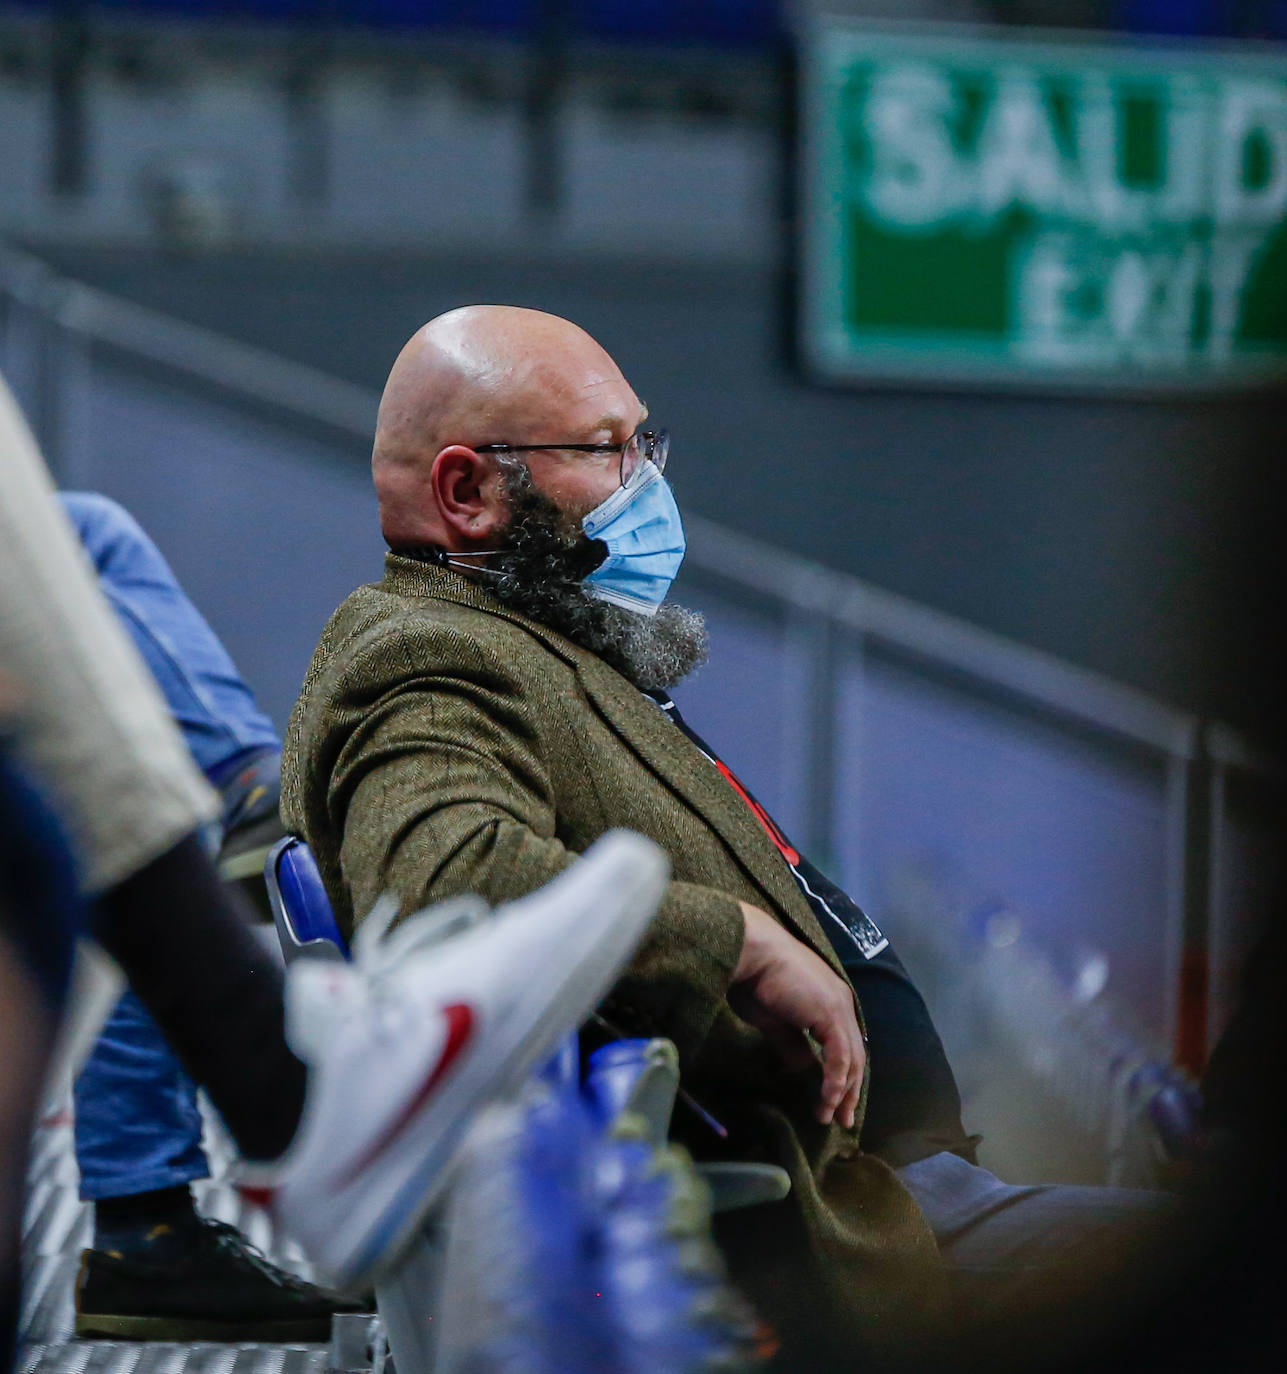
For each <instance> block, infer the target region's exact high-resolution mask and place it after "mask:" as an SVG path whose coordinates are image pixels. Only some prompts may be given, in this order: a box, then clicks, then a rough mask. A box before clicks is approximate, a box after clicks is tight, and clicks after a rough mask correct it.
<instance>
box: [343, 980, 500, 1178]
mask: <svg viewBox="0 0 1287 1374" xmlns="http://www.w3.org/2000/svg"><path fill="white" fill-rule="evenodd" d="M442 1014H443V1016H444V1017H445V1018H446V1020H447V1038H446V1039H445V1040H444V1041H443V1046H442V1052H441V1054H439V1056H438V1062H437V1063H436V1064H435V1065H434V1066H433V1068H432V1069H430V1070H429V1072H428V1074H427V1075H426V1076H425V1080H424V1082H423V1083H421V1085H420V1087H419V1088H418V1089H417V1090H416V1092H415V1094H414V1095H413V1096H412V1097H411V1098H409V1099H408V1101H407V1102H406V1104H405V1106H404V1107H403V1108H402V1110H401V1111H400V1112H399V1113H398V1114H397V1116H396V1117H394V1119H393V1120H392V1121H391V1122H390V1123H389V1125H388V1126H386V1127H385V1129H384V1131H383V1133H382V1134H381V1135H380V1136H378V1137H377V1138H376V1140H375V1143H374V1144H373V1145H371V1147H370V1148H369V1149H368V1150H367V1151H366V1153H365V1154H364V1155H362V1157H361V1158H360V1159H359V1160H358V1161H357V1162H356V1163H355V1164H352V1165H350V1167H349V1168H348V1169H347V1170H346V1171H345V1173H344V1175H343V1177H341V1178H338V1179H337V1180H336V1183H337V1185H338V1186H341V1187H342V1186H344V1185H345V1184H348V1183H351V1182H352V1181H353V1180H354V1179H355V1178H356V1177H357V1176H358V1174H360V1173H362V1171H363V1170H364V1169H366V1168H368V1167H369V1166H370V1165H371V1164H373V1163H374V1162H375V1161H376V1160H377V1159H378V1158H379V1157H380V1156H381V1155H382V1154H383V1153H384V1152H385V1150H387V1149H388V1148H389V1146H390V1145H392V1144H393V1142H394V1141H395V1140H397V1138H398V1137H399V1136H400V1135H401V1134H402V1132H403V1131H404V1130H406V1128H407V1126H408V1125H409V1124H410V1123H411V1121H412V1120H413V1118H414V1117H415V1115H416V1113H417V1112H418V1111H419V1110H420V1108H421V1107H423V1106H424V1104H425V1103H426V1102H427V1101H428V1100H429V1098H430V1097H431V1096H432V1095H433V1090H434V1089H435V1088H436V1087H437V1086H438V1084H439V1083H440V1082H442V1079H443V1077H444V1076H445V1074H446V1073H447V1070H448V1069H450V1068H451V1066H452V1064H454V1063H455V1062H456V1060H457V1059H458V1058H459V1057H460V1055H461V1053H462V1052H463V1050H464V1049H465V1046H466V1045H468V1044H469V1042H470V1040H472V1039H473V1035H474V1013H473V1010H472V1009H471V1008H470V1007H469V1006H468V1005H466V1004H465V1003H464V1002H452V1003H451V1004H450V1005H449V1006H445V1007H443V1009H442Z"/></svg>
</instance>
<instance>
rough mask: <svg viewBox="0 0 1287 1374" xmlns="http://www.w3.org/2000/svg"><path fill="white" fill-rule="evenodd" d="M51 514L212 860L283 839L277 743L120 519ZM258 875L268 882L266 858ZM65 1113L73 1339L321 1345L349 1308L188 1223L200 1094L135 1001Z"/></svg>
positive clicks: (124, 516)
mask: <svg viewBox="0 0 1287 1374" xmlns="http://www.w3.org/2000/svg"><path fill="white" fill-rule="evenodd" d="M61 501H62V506H63V510H64V511H65V512H66V513H67V517H68V519H69V520H70V521H71V523H72V527H73V528H74V529H75V531H76V533H77V535H78V536H79V538H80V541H81V544H82V545H83V546H84V548H85V551H86V553H88V554H89V557H90V561H91V562H92V563H93V565H94V570H95V572H96V573H97V575H98V585H99V589H100V590H101V591H102V593H103V595H104V597H105V598H106V599H107V602H108V605H110V606H111V607H112V609H113V610H114V611H115V612H116V615H117V618H118V619H119V620H120V623H121V624H122V626H124V628H125V629H126V630H127V631H128V632H129V635H130V638H131V639H132V640H133V641H134V645H135V647H136V648H137V649H138V651H139V656H140V657H141V658H142V660H143V662H144V663H145V664H147V666H148V669H149V670H150V672H151V674H152V676H153V678H154V679H155V681H156V684H157V686H158V687H159V688H160V689H161V692H162V694H163V695H164V697H165V702H166V705H167V706H168V707H169V708H170V711H171V713H172V715H173V716H174V720H175V723H176V724H177V725H178V726H179V728H180V729H181V730H182V732H183V738H184V740H185V742H186V743H187V746H188V749H189V750H190V751H191V754H192V759H193V762H194V763H195V764H196V765H197V766H198V767H199V768H200V769H201V771H202V772H203V773H204V774H205V775H206V777H207V778H208V779H209V780H210V782H211V783H212V784H213V785H214V786H215V788H216V790H218V791H219V793H220V796H221V799H222V802H223V808H222V815H221V819H220V822H219V823H218V825H217V826H215V827H213V832H214V833H212V835H211V849H212V850H219V849H226V848H236V849H237V850H238V851H242V850H244V849H245V848H246V845H245V840H246V838H247V837H248V836H255V835H260V834H262V832H263V831H264V829H265V827H268V828H269V830H270V831H271V832H272V833H275V834H277V835H280V833H281V826H280V822H279V820H278V815H277V803H278V798H279V795H280V785H279V776H280V758H281V753H280V749H279V746H278V741H277V735H276V732H275V731H274V729H273V726H272V722H271V721H270V720H269V719H268V717H267V716H265V715H264V714H263V713H262V712H261V711H260V710H259V708H258V706H257V705H256V703H255V699H254V696H253V695H252V693H251V691H250V689H249V688H248V687H247V686H246V684H245V682H244V681H243V680H242V678H241V676H240V674H239V673H238V672H237V669H236V667H235V666H234V664H233V662H232V660H231V658H229V656H228V653H227V651H226V650H225V649H224V647H223V645H222V644H221V643H220V642H219V639H218V637H217V636H216V635H215V633H214V631H213V630H212V629H211V628H210V626H209V625H208V624H207V623H206V620H205V619H204V617H203V616H202V615H201V613H200V612H199V611H198V610H197V608H196V607H195V606H194V605H193V604H192V602H191V601H190V600H189V599H188V597H187V596H186V595H185V594H184V591H183V589H182V588H181V587H180V586H179V583H178V580H177V579H176V578H175V576H174V573H173V572H172V571H171V570H170V566H169V564H168V563H167V562H166V561H165V559H164V557H163V556H162V554H161V551H160V550H159V549H158V548H157V547H156V545H155V544H153V543H152V541H151V540H150V539H149V538H148V536H147V535H146V534H145V533H144V531H143V530H142V529H141V528H140V527H139V525H138V523H137V522H136V521H135V520H134V519H133V517H132V516H131V515H130V514H129V513H128V512H127V511H125V510H123V509H122V508H121V507H120V506H119V505H117V503H116V502H115V501H112V500H110V499H108V498H107V497H105V496H100V495H97V494H94V493H89V492H64V493H63V494H62V496H61ZM259 850H260V846H254V847H252V849H251V850H250V854H251V857H252V858H253V857H255V855H256V854H258V853H259ZM259 864H260V870H261V872H262V865H263V859H262V856H261V857H260V859H259ZM259 887H260V888H262V887H263V882H262V879H260V880H259ZM75 1105H76V1112H75V1139H76V1163H77V1166H78V1167H79V1169H80V1196H81V1198H82V1199H83V1200H85V1201H89V1202H93V1204H94V1240H93V1248H92V1249H89V1250H87V1251H86V1252H85V1254H84V1258H83V1260H82V1264H81V1273H80V1278H79V1280H78V1282H77V1288H76V1334H77V1335H79V1336H100V1337H112V1336H115V1337H120V1336H122V1335H128V1336H130V1337H133V1338H137V1339H146V1340H184V1339H189V1338H195V1337H193V1336H192V1334H191V1333H193V1332H198V1333H203V1334H204V1335H206V1336H208V1335H210V1334H211V1333H212V1332H215V1331H218V1333H219V1335H220V1336H221V1337H222V1338H223V1339H225V1340H230V1341H254V1340H266V1339H278V1340H281V1339H294V1340H301V1341H324V1340H327V1339H328V1338H329V1336H330V1325H331V1313H332V1312H334V1311H353V1310H356V1308H355V1307H354V1305H353V1304H348V1303H345V1302H343V1301H342V1300H341V1299H339V1298H338V1297H336V1296H335V1295H334V1294H331V1293H327V1292H325V1291H324V1290H322V1289H320V1288H316V1287H314V1286H313V1285H311V1284H307V1283H303V1282H302V1281H300V1280H299V1279H298V1278H297V1277H296V1276H295V1275H293V1274H289V1273H286V1272H285V1271H284V1270H281V1269H278V1268H277V1267H276V1266H275V1265H272V1264H269V1263H268V1262H267V1260H265V1259H264V1257H263V1256H262V1255H260V1254H259V1253H258V1252H257V1251H255V1250H253V1249H251V1248H250V1247H249V1246H248V1245H247V1242H246V1241H245V1239H244V1237H243V1236H242V1235H241V1234H240V1232H238V1231H237V1230H235V1229H234V1228H233V1227H231V1226H228V1225H226V1224H225V1223H223V1222H217V1221H213V1220H210V1219H208V1218H204V1217H200V1216H198V1214H197V1212H196V1210H195V1208H194V1206H193V1199H192V1191H191V1189H190V1187H189V1184H191V1183H192V1182H194V1181H195V1180H197V1179H202V1178H208V1177H209V1175H210V1168H209V1165H208V1163H207V1161H206V1156H205V1153H204V1151H203V1149H202V1146H201V1135H202V1123H201V1114H200V1112H199V1111H198V1108H197V1087H196V1084H195V1083H194V1082H193V1081H192V1080H191V1078H189V1077H188V1075H187V1074H186V1073H185V1072H184V1070H183V1067H182V1065H181V1064H180V1063H179V1061H178V1058H177V1057H176V1056H175V1054H174V1051H173V1050H172V1049H171V1048H170V1047H169V1045H168V1044H167V1043H166V1040H165V1037H164V1036H163V1035H162V1034H161V1032H160V1030H159V1029H158V1028H157V1025H156V1023H155V1022H154V1021H153V1020H152V1018H151V1017H150V1016H149V1015H148V1013H147V1011H146V1010H145V1009H144V1007H143V1004H142V1003H141V1002H140V1001H139V999H138V997H137V996H136V995H135V994H134V993H132V992H126V993H125V994H124V995H123V996H122V998H121V1000H120V1002H119V1003H118V1004H117V1006H116V1008H115V1010H114V1011H113V1012H112V1014H111V1015H110V1016H109V1017H108V1019H107V1022H106V1024H105V1025H104V1027H103V1030H102V1033H101V1034H100V1036H99V1038H98V1042H97V1044H96V1045H95V1046H94V1049H93V1052H92V1053H91V1054H90V1056H89V1058H88V1059H87V1060H86V1061H85V1065H84V1068H83V1069H82V1070H81V1073H80V1075H79V1077H78V1078H77V1080H76V1087H75Z"/></svg>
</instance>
